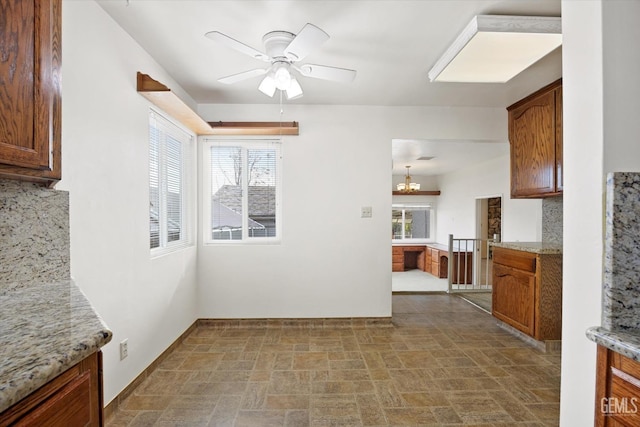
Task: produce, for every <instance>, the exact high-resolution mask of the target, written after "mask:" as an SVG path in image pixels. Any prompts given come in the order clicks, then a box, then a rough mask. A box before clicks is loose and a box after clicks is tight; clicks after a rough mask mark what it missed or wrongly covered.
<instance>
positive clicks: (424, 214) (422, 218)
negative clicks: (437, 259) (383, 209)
mask: <svg viewBox="0 0 640 427" xmlns="http://www.w3.org/2000/svg"><path fill="white" fill-rule="evenodd" d="M434 216H435V215H434V212H433V211H432V209H431V205H429V204H411V205H401V204H398V205H395V204H394V205H393V206H392V209H391V227H392V228H391V229H392V239H393V240H432V236H433V234H434V233H433V228H434V223H435V218H434Z"/></svg>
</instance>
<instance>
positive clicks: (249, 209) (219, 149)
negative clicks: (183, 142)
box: [203, 140, 281, 243]
mask: <svg viewBox="0 0 640 427" xmlns="http://www.w3.org/2000/svg"><path fill="white" fill-rule="evenodd" d="M205 142H206V143H205V144H204V155H203V171H204V178H203V184H204V185H203V187H204V200H205V202H204V203H203V210H204V222H203V224H205V226H204V240H205V242H206V243H226V242H236V243H238V242H244V243H246V242H263V243H268V242H274V241H278V240H279V239H280V226H281V224H280V223H281V221H280V202H279V201H280V186H281V184H280V168H281V167H280V161H281V157H280V143H279V141H265V140H242V141H241V140H232V141H216V140H206V141H205Z"/></svg>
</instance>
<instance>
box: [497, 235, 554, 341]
mask: <svg viewBox="0 0 640 427" xmlns="http://www.w3.org/2000/svg"><path fill="white" fill-rule="evenodd" d="M492 279H493V282H492V287H493V293H492V304H493V305H492V314H493V316H494V317H496V318H497V319H499V320H501V321H503V322H505V323H506V324H508V325H510V326H512V327H514V328H516V329H518V330H520V331H521V332H524V333H525V334H527V335H529V336H531V337H533V338H535V339H536V340H538V341H546V340H559V339H561V336H562V255H561V254H536V253H531V252H524V251H517V250H513V249H506V248H501V247H494V248H493V273H492Z"/></svg>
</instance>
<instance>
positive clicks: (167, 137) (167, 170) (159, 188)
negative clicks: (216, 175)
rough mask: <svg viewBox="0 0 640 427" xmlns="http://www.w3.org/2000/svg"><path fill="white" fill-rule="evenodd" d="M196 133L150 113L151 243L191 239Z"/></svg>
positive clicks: (171, 245) (171, 244)
mask: <svg viewBox="0 0 640 427" xmlns="http://www.w3.org/2000/svg"><path fill="white" fill-rule="evenodd" d="M192 141H193V136H192V135H190V134H189V133H187V132H185V131H183V130H182V129H181V128H180V127H178V126H177V125H175V124H173V123H172V122H171V121H169V120H167V119H166V118H164V117H163V116H161V115H160V114H158V113H156V112H155V111H151V112H150V114H149V246H150V248H151V249H153V250H156V251H157V250H158V249H162V248H174V247H178V246H182V245H187V244H189V243H191V237H190V235H191V233H190V226H191V224H190V221H189V215H188V207H189V205H190V200H189V199H190V197H189V194H190V191H189V187H188V185H189V179H188V176H189V175H188V174H189V169H190V167H189V166H190V165H189V160H190V152H191V145H192Z"/></svg>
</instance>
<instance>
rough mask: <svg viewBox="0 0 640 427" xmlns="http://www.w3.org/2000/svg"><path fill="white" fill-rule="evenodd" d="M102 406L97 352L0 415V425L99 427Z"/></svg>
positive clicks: (2, 426) (100, 376)
mask: <svg viewBox="0 0 640 427" xmlns="http://www.w3.org/2000/svg"><path fill="white" fill-rule="evenodd" d="M102 407H103V396H102V353H101V352H99V351H98V352H97V353H94V354H92V355H91V356H89V357H87V358H86V359H84V360H82V361H81V362H80V363H78V364H77V365H75V366H73V367H72V368H70V369H68V370H67V371H65V372H63V373H62V374H60V375H59V376H57V377H56V378H54V379H53V380H51V381H50V382H48V383H47V384H45V385H44V386H42V387H40V388H39V389H38V390H36V391H34V392H33V393H31V394H30V395H29V396H27V397H25V398H24V399H22V400H21V401H20V402H18V403H16V404H15V405H13V406H11V407H10V408H9V409H7V410H6V411H4V412H3V413H2V414H0V426H1V427H5V426H16V427H18V426H20V427H26V426H33V427H36V426H37V427H71V426H72V427H89V426H91V427H93V426H102V425H103V415H102Z"/></svg>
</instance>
